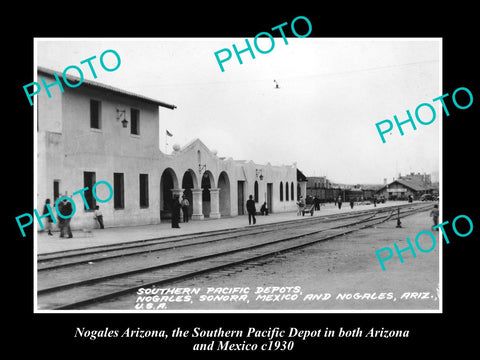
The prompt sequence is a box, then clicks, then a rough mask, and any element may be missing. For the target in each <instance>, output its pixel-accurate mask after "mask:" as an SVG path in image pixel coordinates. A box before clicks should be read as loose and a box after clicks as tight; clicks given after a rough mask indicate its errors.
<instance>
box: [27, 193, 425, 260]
mask: <svg viewBox="0 0 480 360" xmlns="http://www.w3.org/2000/svg"><path fill="white" fill-rule="evenodd" d="M414 203H415V202H414ZM405 204H407V202H406V201H388V202H385V203H384V204H377V208H382V207H388V206H396V205H405ZM373 208H374V205H373V203H371V204H369V205H363V204H360V205H355V206H354V208H353V209H351V208H350V205H349V204H348V203H343V204H342V208H341V209H338V206H335V205H334V204H333V203H329V204H325V205H322V206H321V208H320V211H318V210H317V211H315V213H314V214H313V217H321V216H328V215H333V214H338V213H348V212H352V211H361V210H369V209H373ZM310 217H311V215H310V214H309V213H308V214H305V216H302V215H300V216H297V212H296V211H293V212H282V213H273V214H269V215H268V216H262V215H257V216H256V219H257V225H260V224H271V223H276V222H284V221H291V220H301V219H302V218H310ZM104 223H105V226H106V228H105V229H88V230H86V231H85V230H83V231H82V230H77V231H75V230H73V231H72V233H73V237H72V238H60V237H59V235H60V233H59V231H58V230H57V228H56V226H55V225H54V228H53V229H54V231H53V235H52V236H51V235H48V234H47V233H46V232H44V231H39V232H37V234H36V235H37V236H36V237H37V247H36V249H37V254H46V253H51V252H57V251H64V250H72V249H80V248H87V247H94V246H99V245H108V244H116V243H123V242H129V241H139V240H149V239H157V238H165V237H171V236H178V235H188V234H195V233H202V232H209V231H215V230H225V229H237V228H242V227H248V226H254V225H248V216H247V215H240V216H235V217H224V218H220V219H208V218H206V219H205V220H201V221H189V222H188V223H182V222H181V223H180V228H179V229H177V228H172V227H171V223H170V222H162V223H160V224H153V225H138V226H125V227H123V226H122V227H108V218H104Z"/></svg>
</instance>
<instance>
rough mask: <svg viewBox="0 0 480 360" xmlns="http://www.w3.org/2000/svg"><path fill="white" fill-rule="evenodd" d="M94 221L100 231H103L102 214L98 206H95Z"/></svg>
mask: <svg viewBox="0 0 480 360" xmlns="http://www.w3.org/2000/svg"><path fill="white" fill-rule="evenodd" d="M95 219H97V221H98V224H99V225H100V229H104V228H105V227H104V226H103V214H102V211H101V210H100V206H98V205H97V206H95Z"/></svg>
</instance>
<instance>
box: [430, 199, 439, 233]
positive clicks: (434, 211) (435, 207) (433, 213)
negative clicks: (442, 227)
mask: <svg viewBox="0 0 480 360" xmlns="http://www.w3.org/2000/svg"><path fill="white" fill-rule="evenodd" d="M438 215H439V212H438V205H433V209H432V211H431V212H430V216H431V217H432V218H433V226H436V225H437V224H438ZM433 226H432V228H433ZM437 230H438V228H437Z"/></svg>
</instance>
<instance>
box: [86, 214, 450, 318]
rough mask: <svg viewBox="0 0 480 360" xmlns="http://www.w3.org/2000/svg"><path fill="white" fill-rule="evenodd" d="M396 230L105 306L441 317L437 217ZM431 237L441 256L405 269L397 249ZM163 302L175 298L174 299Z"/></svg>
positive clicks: (421, 255)
mask: <svg viewBox="0 0 480 360" xmlns="http://www.w3.org/2000/svg"><path fill="white" fill-rule="evenodd" d="M396 225H397V223H396V220H394V221H389V222H387V223H383V224H382V225H380V226H378V227H376V228H369V229H365V230H361V231H359V232H355V233H353V234H350V235H344V236H342V237H339V238H336V239H333V240H329V241H323V242H320V243H318V244H317V245H314V246H309V247H307V248H303V249H300V250H297V251H294V252H290V253H286V254H280V255H278V256H277V257H275V258H271V259H268V260H264V261H258V262H256V263H249V264H245V265H243V266H237V267H235V268H232V269H227V270H224V271H221V272H218V273H214V274H210V275H205V276H202V277H197V278H193V279H189V280H185V281H183V282H179V283H176V284H175V285H174V286H170V287H169V288H167V287H164V288H159V289H155V290H156V291H157V292H156V295H157V296H158V297H157V298H155V297H153V296H151V297H150V298H148V297H145V295H146V294H145V292H144V293H142V294H140V293H137V294H133V295H129V296H124V297H122V298H119V299H117V300H116V301H114V302H111V303H110V304H103V305H101V308H103V309H105V308H107V307H108V309H111V310H115V309H117V310H135V309H138V310H185V311H192V310H209V311H219V310H220V311H235V310H247V311H261V312H264V311H277V310H282V311H289V310H292V311H329V310H333V311H335V312H337V311H341V312H343V311H345V312H349V311H365V310H367V311H386V312H390V311H396V310H404V311H407V312H415V311H419V312H423V311H428V312H436V311H439V309H440V308H441V299H440V298H439V287H440V277H439V274H440V270H439V267H440V262H439V258H440V256H439V253H440V249H439V248H440V247H441V246H442V244H441V243H440V244H439V235H438V232H437V231H434V230H431V226H432V219H431V218H430V217H429V212H423V213H419V214H416V215H413V216H409V217H406V218H404V219H402V227H401V228H397V227H396ZM423 230H428V231H431V232H432V233H433V234H434V235H435V238H436V244H435V247H434V249H433V250H431V251H429V252H421V251H419V250H418V249H417V248H416V247H415V253H416V258H414V257H413V254H412V253H411V251H405V252H402V256H403V258H404V263H401V262H400V260H399V258H398V255H397V254H396V252H395V249H394V246H393V244H394V243H396V244H397V246H398V248H399V250H402V249H405V248H406V247H407V246H408V244H407V241H406V237H409V238H410V240H411V243H412V244H415V237H416V235H417V234H418V233H419V232H420V231H423ZM442 241H443V240H442ZM419 244H420V246H421V247H422V248H423V249H425V250H427V249H429V248H431V247H432V244H433V242H432V239H431V238H430V237H429V236H428V234H423V235H421V236H420V237H419ZM414 246H415V245H414ZM385 247H390V248H391V249H392V251H393V253H394V256H393V257H392V258H391V259H390V260H388V261H386V262H385V267H386V270H385V271H383V270H382V267H381V266H380V263H379V260H378V258H377V256H376V253H375V252H376V251H377V250H380V249H382V248H385ZM381 256H382V257H386V256H387V252H382V253H381ZM193 289H196V290H197V291H198V292H197V293H195V291H192V290H193ZM440 289H441V287H440ZM149 290H152V289H149ZM147 291H148V290H147ZM140 295H141V296H140ZM150 295H153V294H150ZM162 296H169V297H168V300H167V298H166V297H163V298H162ZM215 296H217V297H216V298H215ZM92 309H95V308H94V307H92Z"/></svg>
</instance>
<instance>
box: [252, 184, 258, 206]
mask: <svg viewBox="0 0 480 360" xmlns="http://www.w3.org/2000/svg"><path fill="white" fill-rule="evenodd" d="M253 197H254V200H255V202H257V203H258V181H255V184H254V186H253Z"/></svg>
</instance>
